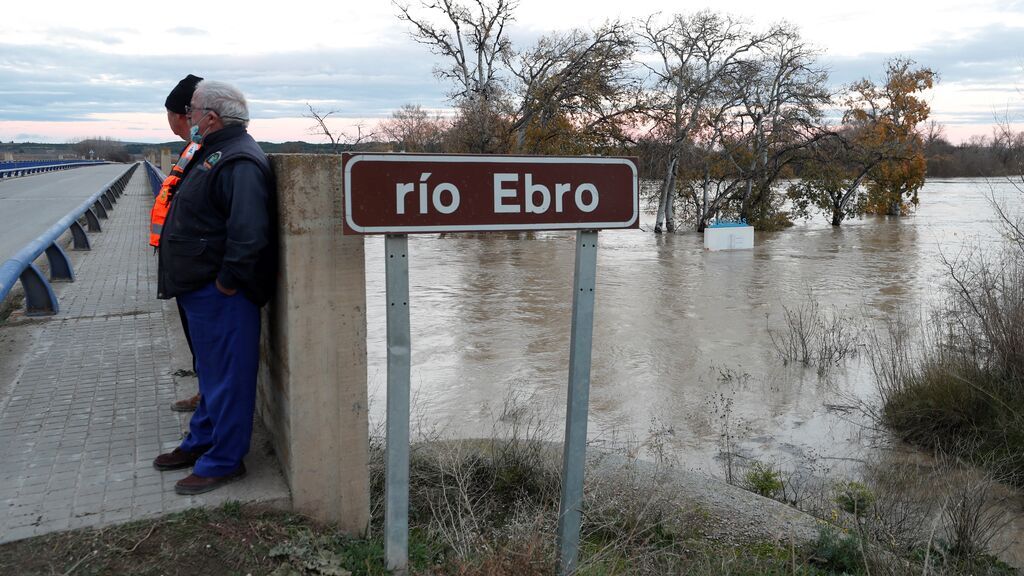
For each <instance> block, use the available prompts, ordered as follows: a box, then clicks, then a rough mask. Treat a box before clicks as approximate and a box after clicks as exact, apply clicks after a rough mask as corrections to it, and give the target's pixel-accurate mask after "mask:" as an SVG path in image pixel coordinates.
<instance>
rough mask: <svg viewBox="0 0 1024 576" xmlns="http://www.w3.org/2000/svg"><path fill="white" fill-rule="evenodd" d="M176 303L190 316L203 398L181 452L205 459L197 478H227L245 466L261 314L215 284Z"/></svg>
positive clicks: (254, 386)
mask: <svg viewBox="0 0 1024 576" xmlns="http://www.w3.org/2000/svg"><path fill="white" fill-rule="evenodd" d="M178 302H179V303H180V304H181V306H182V308H183V309H184V310H185V314H186V315H187V316H188V326H189V332H190V333H191V336H192V344H193V345H194V347H195V359H196V364H197V367H198V370H197V372H198V375H199V392H201V393H202V395H203V396H202V400H200V402H199V406H198V407H197V408H196V411H195V413H193V414H192V421H191V422H190V423H189V435H188V437H186V438H185V440H184V441H183V442H182V443H181V446H180V448H181V449H182V450H187V451H189V452H202V453H203V455H202V456H201V457H200V458H199V460H198V461H197V462H196V465H195V468H194V469H193V472H194V473H195V474H197V475H199V476H205V477H211V476H225V475H227V474H230V473H232V472H234V471H235V470H237V469H238V467H239V466H240V465H241V464H242V458H243V457H245V455H246V454H247V453H248V452H249V442H250V440H251V439H252V420H253V411H254V410H255V408H256V372H257V370H258V368H259V346H260V309H259V308H258V307H257V306H256V305H255V304H253V303H252V302H250V301H249V299H248V298H246V297H245V296H243V295H242V294H241V292H239V293H237V294H235V295H234V296H226V295H224V294H223V293H221V291H220V290H217V287H216V286H215V285H214V284H212V283H211V284H210V285H209V286H205V287H203V288H200V289H198V290H195V291H192V292H188V293H186V294H182V295H180V296H178Z"/></svg>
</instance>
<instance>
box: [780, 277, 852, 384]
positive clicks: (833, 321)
mask: <svg viewBox="0 0 1024 576" xmlns="http://www.w3.org/2000/svg"><path fill="white" fill-rule="evenodd" d="M782 317H783V321H784V324H783V327H782V328H781V329H775V328H772V327H771V326H769V328H768V336H769V338H770V339H771V342H772V346H774V347H775V351H776V353H777V354H778V355H779V358H780V359H782V361H783V363H785V364H789V363H790V362H796V363H799V364H803V365H804V366H815V367H816V368H817V372H818V376H826V375H827V374H828V373H829V372H831V370H832V369H833V368H834V367H836V366H838V365H839V364H840V363H841V362H842V361H843V360H844V359H846V358H848V357H853V356H856V354H857V351H858V348H859V346H860V336H861V331H862V329H861V327H860V326H859V325H858V324H857V323H856V322H854V320H853V318H851V317H850V316H849V315H848V314H847V313H846V311H845V310H844V309H840V308H838V307H836V306H832V307H831V309H830V310H828V311H825V310H823V309H822V306H821V304H820V303H819V302H818V300H817V299H815V298H814V297H813V296H808V298H807V300H806V301H804V302H803V303H801V304H800V305H798V306H796V307H795V308H790V307H788V306H785V305H783V307H782ZM766 318H767V317H766Z"/></svg>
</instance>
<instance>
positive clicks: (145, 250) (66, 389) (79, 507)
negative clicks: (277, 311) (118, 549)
mask: <svg viewBox="0 0 1024 576" xmlns="http://www.w3.org/2000/svg"><path fill="white" fill-rule="evenodd" d="M152 201H153V195H152V191H151V190H150V188H149V185H148V182H147V178H146V173H145V171H144V170H143V169H141V168H140V169H139V170H137V171H136V172H135V175H134V176H133V177H132V180H131V182H130V183H129V185H128V187H127V188H126V189H125V193H124V195H123V196H122V197H121V199H120V201H119V202H118V203H117V204H116V205H115V207H114V210H113V212H112V213H111V216H110V219H109V220H104V221H102V224H103V232H101V233H98V234H90V239H89V240H90V242H91V244H92V251H90V252H69V254H71V255H72V260H73V263H74V269H75V274H76V281H75V282H74V283H69V284H58V285H55V287H54V288H55V290H56V292H57V295H58V299H59V301H60V310H61V311H60V314H58V315H56V316H51V317H45V318H42V319H39V318H24V317H22V316H21V315H20V313H15V314H14V315H12V317H11V318H10V319H9V320H8V321H7V322H6V323H4V324H0V542H9V541H12V540H18V539H21V538H26V537H29V536H35V535H39V534H44V533H47V532H53V531H59V530H66V529H69V528H78V527H82V526H102V525H107V524H111V523H117V522H123V521H128V520H137V519H140V518H148V517H153V516H159V515H161V514H165V513H169V512H176V511H180V510H183V509H185V508H192V507H198V506H206V505H215V504H218V503H221V502H224V501H228V500H240V501H267V502H271V503H274V504H277V505H286V504H287V503H288V502H289V498H290V496H289V494H288V489H287V487H286V485H285V482H284V480H283V478H282V476H281V473H280V471H279V469H278V467H277V464H276V462H275V460H274V458H273V457H272V455H270V454H269V450H268V449H267V446H268V445H269V444H268V442H267V441H266V439H265V437H264V436H263V433H262V431H261V430H260V427H259V426H258V427H257V429H258V432H257V435H256V437H255V438H254V439H253V446H252V451H251V452H250V454H249V456H248V457H247V458H246V465H247V468H248V469H249V475H248V476H247V477H246V479H244V480H243V481H240V482H237V483H234V484H231V485H229V486H226V487H224V488H221V489H219V490H216V491H214V492H210V493H208V494H204V495H202V496H193V497H187V496H178V495H176V494H175V493H174V483H175V482H176V481H178V480H179V479H181V478H184V477H185V476H187V475H188V473H189V470H178V471H174V472H162V473H161V472H158V471H156V470H154V469H153V467H152V460H153V458H154V457H155V456H156V455H157V454H159V453H160V452H162V451H168V450H170V449H173V448H174V447H175V446H177V445H178V442H179V441H180V439H181V437H182V434H183V431H184V430H186V429H187V425H188V417H189V415H188V414H185V415H179V414H177V413H174V412H171V411H170V409H169V405H170V404H171V402H172V401H174V400H175V399H177V398H183V397H186V396H188V395H191V394H193V393H194V392H195V389H196V383H195V378H193V377H183V376H175V373H176V372H177V373H179V374H180V372H181V371H182V370H185V369H189V368H191V358H190V356H189V354H188V349H187V347H186V346H185V343H184V337H183V335H182V333H181V327H180V324H179V320H178V312H177V308H176V307H175V306H174V304H173V302H161V301H158V300H157V299H156V257H155V256H154V254H153V250H152V248H150V247H149V246H148V244H147V237H146V230H147V229H148V220H149V208H150V206H151V205H152Z"/></svg>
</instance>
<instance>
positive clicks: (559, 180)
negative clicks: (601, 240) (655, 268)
mask: <svg viewBox="0 0 1024 576" xmlns="http://www.w3.org/2000/svg"><path fill="white" fill-rule="evenodd" d="M341 162H342V172H343V174H344V177H343V178H344V181H343V185H344V203H345V205H344V210H345V233H346V234H412V233H418V232H468V231H489V230H591V229H593V230H599V229H608V228H637V227H639V221H640V219H639V205H640V202H639V189H638V181H637V161H636V159H635V158H618V157H600V156H583V157H561V156H490V155H479V156H476V155H450V154H361V153H347V154H343V155H342V160H341Z"/></svg>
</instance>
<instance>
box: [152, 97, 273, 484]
mask: <svg viewBox="0 0 1024 576" xmlns="http://www.w3.org/2000/svg"><path fill="white" fill-rule="evenodd" d="M189 111H190V119H191V122H192V126H191V128H190V130H191V139H192V141H193V142H201V143H202V145H203V147H202V149H201V150H200V151H199V152H197V153H196V155H195V157H194V158H192V161H191V162H190V164H189V170H188V174H187V175H186V176H185V179H184V180H183V181H182V182H181V186H180V187H179V188H178V190H177V193H176V196H175V199H174V202H173V203H172V204H171V209H170V211H169V212H168V213H167V220H166V223H165V227H164V240H165V241H164V242H163V243H162V246H161V248H160V258H159V267H158V269H157V297H158V298H162V299H168V298H175V299H177V300H178V302H180V303H181V305H182V307H183V308H184V309H185V313H186V314H187V315H188V320H189V327H190V330H191V332H192V339H193V340H194V342H195V352H196V362H197V363H198V365H199V370H198V371H199V389H200V390H201V391H202V394H203V396H202V399H201V400H200V402H199V406H198V407H197V408H196V412H195V414H193V415H192V419H191V421H190V422H189V435H188V436H187V437H186V438H185V439H184V440H183V441H182V442H181V444H180V445H179V446H178V447H177V448H175V449H174V450H173V451H171V452H168V453H165V454H160V455H159V456H157V457H156V458H155V459H154V460H153V467H154V468H156V469H157V470H178V469H181V468H189V467H192V474H190V475H188V476H186V477H185V478H182V479H181V480H179V481H178V482H177V483H176V484H175V485H174V491H175V492H177V493H178V494H188V495H191V494H202V493H204V492H209V491H210V490H214V489H216V488H219V487H220V486H223V485H224V484H226V483H228V482H233V481H235V480H237V479H239V478H241V477H243V476H245V473H246V471H245V463H244V462H243V459H244V458H245V456H246V454H247V453H248V452H249V445H250V443H251V440H252V428H253V414H254V411H255V408H256V375H257V372H258V369H259V351H260V350H259V349H260V307H261V306H263V305H264V304H266V303H267V302H268V301H269V300H270V297H271V294H272V292H273V289H274V286H275V285H276V283H277V238H276V230H277V223H276V220H277V201H276V195H275V186H274V175H273V171H272V169H271V167H270V162H269V161H268V159H267V156H266V154H264V153H263V151H262V150H261V149H260V147H259V144H257V143H256V140H254V139H253V137H252V136H250V135H249V133H248V131H247V127H248V125H249V105H248V103H247V102H246V99H245V96H244V95H243V94H242V92H241V91H240V90H239V89H238V88H236V87H234V86H232V85H230V84H226V83H224V82H215V81H211V80H203V81H202V82H200V83H199V84H198V85H197V86H196V89H195V94H193V96H192V103H191V104H190V106H189Z"/></svg>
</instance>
